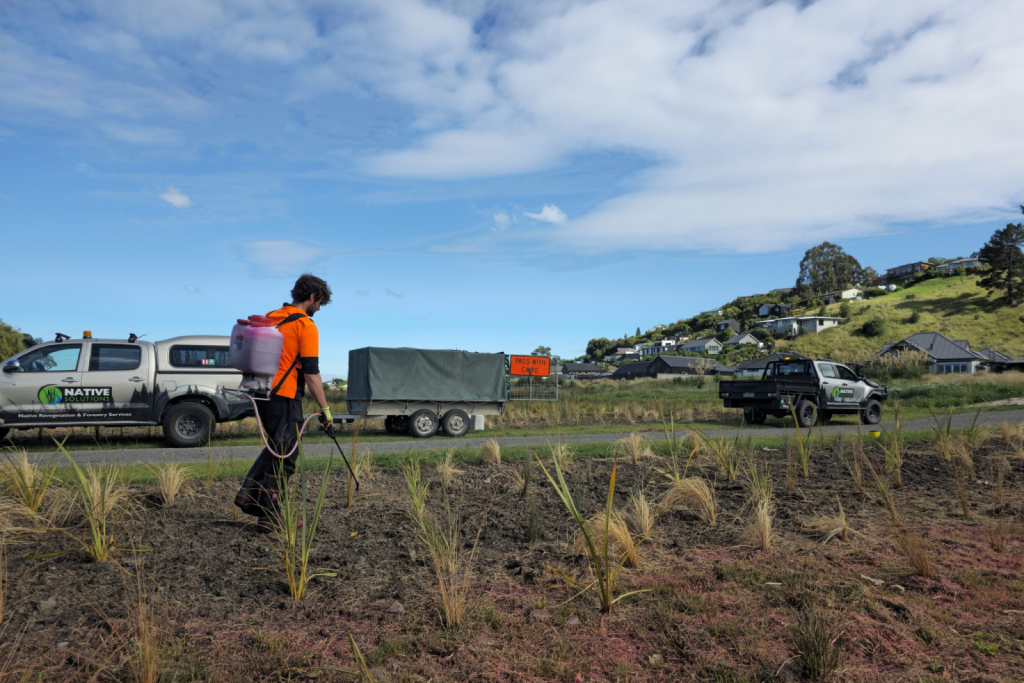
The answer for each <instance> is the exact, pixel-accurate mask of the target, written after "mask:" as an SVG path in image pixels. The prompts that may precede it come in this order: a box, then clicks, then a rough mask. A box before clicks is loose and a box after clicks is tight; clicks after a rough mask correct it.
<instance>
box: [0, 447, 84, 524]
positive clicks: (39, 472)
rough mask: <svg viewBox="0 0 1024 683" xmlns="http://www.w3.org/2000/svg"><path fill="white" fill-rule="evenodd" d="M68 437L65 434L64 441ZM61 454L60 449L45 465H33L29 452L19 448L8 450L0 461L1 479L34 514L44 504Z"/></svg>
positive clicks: (15, 497)
mask: <svg viewBox="0 0 1024 683" xmlns="http://www.w3.org/2000/svg"><path fill="white" fill-rule="evenodd" d="M67 439H68V437H66V436H65V437H64V441H67ZM64 441H62V442H61V444H63V443H64ZM59 455H60V451H59V450H58V451H56V452H55V453H54V454H53V456H52V457H51V458H50V460H49V461H48V462H47V463H46V464H45V465H42V466H39V465H33V464H32V463H31V462H29V459H28V452H27V451H25V450H24V449H20V448H19V449H14V450H8V451H7V452H6V453H4V459H3V461H2V462H0V480H2V481H3V482H5V483H6V484H7V488H8V489H9V490H10V492H11V495H13V496H14V499H15V500H16V501H18V502H19V503H20V504H21V505H22V506H23V507H24V508H25V509H26V510H28V511H29V512H31V513H33V514H37V513H38V512H39V508H40V506H41V505H42V504H43V497H44V496H45V495H46V490H47V488H49V486H50V481H51V480H52V479H53V474H54V472H56V471H57V466H56V465H55V464H54V463H55V461H56V460H57V458H58V457H59Z"/></svg>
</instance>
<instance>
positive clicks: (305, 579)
mask: <svg viewBox="0 0 1024 683" xmlns="http://www.w3.org/2000/svg"><path fill="white" fill-rule="evenodd" d="M298 449H299V455H298V462H297V464H298V467H297V472H296V474H297V477H293V481H287V483H285V485H284V486H282V487H281V489H280V491H278V498H277V502H278V509H277V510H276V511H274V512H272V514H271V521H272V524H273V531H274V535H275V536H276V538H277V544H276V546H275V548H274V550H275V552H276V553H277V556H278V558H280V560H281V562H282V563H283V564H284V573H285V580H286V581H287V583H288V591H289V593H290V594H291V596H292V599H293V600H296V601H298V600H302V598H303V597H304V596H305V595H306V591H307V589H308V588H309V583H310V582H311V581H312V580H313V579H315V578H317V577H319V576H324V577H334V576H337V574H336V573H335V572H330V571H322V570H316V569H314V568H312V567H311V566H310V563H309V561H310V555H311V554H312V552H313V543H314V541H315V540H316V532H317V527H318V526H319V524H320V515H321V512H322V510H323V507H324V499H325V498H326V496H327V484H328V481H329V479H330V475H331V465H332V464H333V463H334V449H333V448H332V449H331V455H330V456H329V457H328V458H327V467H326V468H324V472H323V479H322V481H321V482H320V490H319V491H318V492H317V496H316V499H315V500H314V501H313V505H312V508H310V507H309V506H308V505H307V501H308V500H309V497H308V490H307V488H308V482H307V476H306V459H305V457H304V456H303V453H302V440H301V439H299V442H298ZM278 467H279V468H280V469H279V471H278V477H279V480H281V481H286V479H285V476H284V471H283V464H282V463H278ZM296 478H297V479H298V483H297V484H296V483H295V481H294V479H296Z"/></svg>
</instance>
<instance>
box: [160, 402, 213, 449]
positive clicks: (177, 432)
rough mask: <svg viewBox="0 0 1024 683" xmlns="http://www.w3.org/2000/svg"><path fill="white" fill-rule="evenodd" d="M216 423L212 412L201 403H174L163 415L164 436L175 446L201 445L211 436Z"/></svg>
mask: <svg viewBox="0 0 1024 683" xmlns="http://www.w3.org/2000/svg"><path fill="white" fill-rule="evenodd" d="M216 425H217V423H216V420H214V419H213V413H212V412H211V411H210V409H209V408H207V407H206V406H204V405H203V404H202V403H195V402H192V401H185V402H183V403H176V404H174V405H173V406H171V407H170V408H168V409H167V413H166V414H165V415H164V437H165V438H166V439H167V440H168V441H170V442H171V445H172V446H175V447H176V448H188V447H190V446H203V445H205V444H206V443H208V442H209V441H210V439H212V438H213V430H214V428H215V427H216Z"/></svg>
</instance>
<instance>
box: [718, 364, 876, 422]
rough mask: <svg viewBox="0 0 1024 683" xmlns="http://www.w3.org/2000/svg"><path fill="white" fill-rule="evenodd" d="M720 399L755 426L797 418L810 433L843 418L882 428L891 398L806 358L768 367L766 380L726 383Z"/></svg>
mask: <svg viewBox="0 0 1024 683" xmlns="http://www.w3.org/2000/svg"><path fill="white" fill-rule="evenodd" d="M858 370H859V368H858ZM718 395H719V397H720V398H722V399H723V400H724V401H725V407H726V408H742V409H743V420H744V422H747V423H749V424H763V423H764V421H765V419H767V418H768V417H769V416H773V417H786V416H788V415H792V414H795V415H796V420H797V422H798V423H799V424H800V426H801V427H810V426H811V424H813V422H814V421H815V420H817V421H818V422H820V423H822V424H825V423H827V422H828V421H829V420H830V419H831V418H832V416H833V415H842V414H847V415H859V416H860V419H861V422H863V423H864V424H869V425H873V424H878V422H879V421H880V420H881V419H882V403H883V402H884V401H885V400H886V399H887V398H888V395H889V392H888V389H887V388H886V387H885V385H880V384H876V383H874V382H872V381H870V380H868V379H866V378H865V377H864V376H863V375H861V374H860V372H854V371H853V370H851V369H850V368H848V367H846V366H845V365H842V364H840V363H836V362H835V361H831V360H810V359H806V358H801V359H791V360H790V359H783V360H777V361H772V362H770V363H768V366H767V367H766V368H765V371H764V374H763V375H762V376H761V379H760V380H731V381H723V382H721V383H719V385H718Z"/></svg>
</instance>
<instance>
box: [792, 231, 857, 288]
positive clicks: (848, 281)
mask: <svg viewBox="0 0 1024 683" xmlns="http://www.w3.org/2000/svg"><path fill="white" fill-rule="evenodd" d="M863 281H864V268H862V267H861V265H860V262H859V261H857V259H855V258H854V257H852V256H850V255H849V254H847V253H846V252H845V251H843V248H842V247H841V246H839V245H838V244H832V243H831V242H822V243H821V244H819V245H818V246H816V247H811V248H810V249H808V250H807V252H806V253H804V258H803V260H802V261H800V276H799V277H797V279H796V286H797V288H798V289H801V290H806V289H808V288H809V289H810V291H811V292H814V293H815V294H823V293H825V292H833V291H836V290H839V289H845V288H846V287H848V286H850V285H853V284H861V283H862V282H863Z"/></svg>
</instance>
